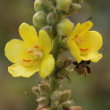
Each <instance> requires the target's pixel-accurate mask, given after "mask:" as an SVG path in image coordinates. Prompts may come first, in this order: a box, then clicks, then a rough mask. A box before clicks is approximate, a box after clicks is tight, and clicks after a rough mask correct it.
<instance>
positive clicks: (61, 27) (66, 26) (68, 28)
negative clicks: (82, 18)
mask: <svg viewBox="0 0 110 110" xmlns="http://www.w3.org/2000/svg"><path fill="white" fill-rule="evenodd" d="M73 28H74V24H73V23H72V22H71V21H70V20H69V19H63V20H62V21H61V22H60V23H59V24H58V25H57V32H58V34H59V35H60V36H68V35H69V34H71V32H72V31H73Z"/></svg>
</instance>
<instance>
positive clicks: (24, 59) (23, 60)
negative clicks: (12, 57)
mask: <svg viewBox="0 0 110 110" xmlns="http://www.w3.org/2000/svg"><path fill="white" fill-rule="evenodd" d="M23 61H24V62H31V60H26V59H23Z"/></svg>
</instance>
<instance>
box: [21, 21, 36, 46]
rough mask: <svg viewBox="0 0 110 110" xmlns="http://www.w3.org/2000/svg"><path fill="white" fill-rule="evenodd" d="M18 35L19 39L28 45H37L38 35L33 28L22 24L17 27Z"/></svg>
mask: <svg viewBox="0 0 110 110" xmlns="http://www.w3.org/2000/svg"><path fill="white" fill-rule="evenodd" d="M19 33H20V36H21V38H22V39H23V40H24V41H25V42H26V43H27V44H28V45H29V46H33V45H37V43H38V35H37V32H36V30H35V28H34V27H33V26H31V25H29V24H26V23H22V24H21V25H20V27H19Z"/></svg>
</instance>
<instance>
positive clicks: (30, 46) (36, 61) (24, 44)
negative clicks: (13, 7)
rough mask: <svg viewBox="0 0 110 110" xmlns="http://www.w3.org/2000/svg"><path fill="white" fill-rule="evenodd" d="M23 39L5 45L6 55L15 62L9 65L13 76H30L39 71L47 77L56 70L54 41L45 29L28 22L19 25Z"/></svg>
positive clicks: (43, 76)
mask: <svg viewBox="0 0 110 110" xmlns="http://www.w3.org/2000/svg"><path fill="white" fill-rule="evenodd" d="M19 33H20V36H21V38H22V39H23V40H18V39H13V40H10V41H9V42H8V43H7V44H6V46H5V56H6V57H7V58H8V59H9V60H10V61H11V62H12V63H14V64H13V65H11V66H9V67H8V71H9V73H10V74H11V75H12V76H13V77H20V76H22V77H30V76H32V75H33V74H34V73H35V72H39V75H40V76H41V77H42V78H45V77H46V76H48V75H49V74H51V73H52V71H53V70H54V65H55V60H54V58H53V56H52V55H51V54H50V51H51V49H52V42H51V39H50V38H49V36H48V34H47V32H46V31H44V30H40V31H39V37H38V35H37V32H36V30H35V28H34V27H33V26H31V25H28V24H26V23H22V24H21V25H20V27H19Z"/></svg>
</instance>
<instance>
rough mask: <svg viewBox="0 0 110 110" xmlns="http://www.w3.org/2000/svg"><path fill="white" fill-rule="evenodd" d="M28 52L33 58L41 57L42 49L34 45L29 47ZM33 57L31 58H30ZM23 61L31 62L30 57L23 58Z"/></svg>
mask: <svg viewBox="0 0 110 110" xmlns="http://www.w3.org/2000/svg"><path fill="white" fill-rule="evenodd" d="M28 53H29V54H30V55H32V56H33V57H34V59H35V60H37V59H40V58H42V56H43V52H42V49H41V48H40V47H39V46H37V45H35V46H34V47H32V48H29V50H28ZM32 59H33V58H32ZM23 61H24V62H32V60H30V59H23Z"/></svg>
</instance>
